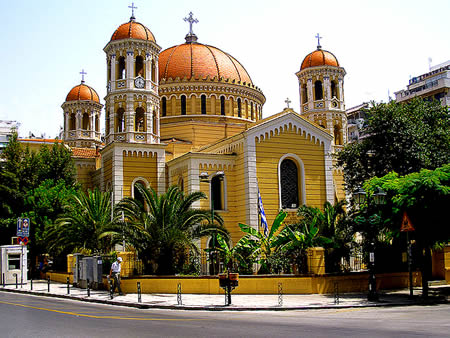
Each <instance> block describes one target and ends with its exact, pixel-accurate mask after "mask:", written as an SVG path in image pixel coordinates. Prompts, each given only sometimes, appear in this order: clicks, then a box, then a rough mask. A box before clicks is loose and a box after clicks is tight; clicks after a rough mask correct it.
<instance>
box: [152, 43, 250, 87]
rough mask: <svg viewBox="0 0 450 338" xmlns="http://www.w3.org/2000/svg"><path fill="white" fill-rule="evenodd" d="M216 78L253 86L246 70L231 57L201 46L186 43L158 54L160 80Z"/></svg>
mask: <svg viewBox="0 0 450 338" xmlns="http://www.w3.org/2000/svg"><path fill="white" fill-rule="evenodd" d="M207 76H209V77H210V78H213V77H217V78H221V77H223V78H224V79H229V80H235V81H241V82H246V83H247V84H252V79H251V78H250V76H249V75H248V73H247V71H246V70H245V68H244V67H243V66H242V65H241V64H240V63H239V61H237V60H236V59H235V58H234V57H232V56H231V55H230V54H227V53H225V52H223V51H221V50H220V49H218V48H216V47H213V46H208V45H204V44H201V43H184V44H181V45H178V46H174V47H171V48H168V49H166V50H164V51H162V52H161V54H160V55H159V80H160V81H161V80H162V79H168V78H172V79H175V78H177V77H179V78H180V79H183V78H184V77H186V78H187V79H190V78H192V77H194V78H200V79H204V78H206V77H207Z"/></svg>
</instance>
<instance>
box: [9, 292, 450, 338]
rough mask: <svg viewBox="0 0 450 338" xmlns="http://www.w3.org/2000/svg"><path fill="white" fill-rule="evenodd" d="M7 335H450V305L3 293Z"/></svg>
mask: <svg viewBox="0 0 450 338" xmlns="http://www.w3.org/2000/svg"><path fill="white" fill-rule="evenodd" d="M0 311H1V314H2V315H1V317H0V328H1V329H0V336H1V337H125V336H126V337H231V336H234V337H280V336H284V337H331V336H337V337H343V336H345V337H361V336H367V337H448V335H449V332H450V321H449V318H450V305H434V306H409V307H392V308H389V307H388V308H350V309H339V310H307V311H277V312H275V311H255V312H249V311H247V312H231V311H223V312H214V311H179V310H142V309H135V308H127V307H119V306H111V305H101V304H91V303H86V302H79V301H72V300H62V299H57V298H48V297H45V298H44V297H36V296H30V295H20V294H9V293H3V292H0Z"/></svg>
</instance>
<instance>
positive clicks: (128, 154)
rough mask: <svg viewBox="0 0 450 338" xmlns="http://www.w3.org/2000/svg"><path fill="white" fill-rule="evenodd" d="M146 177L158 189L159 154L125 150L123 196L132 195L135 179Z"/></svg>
mask: <svg viewBox="0 0 450 338" xmlns="http://www.w3.org/2000/svg"><path fill="white" fill-rule="evenodd" d="M138 178H144V179H145V180H146V181H147V182H148V183H149V185H150V186H151V187H153V188H154V189H155V190H158V189H157V187H158V173H157V154H156V153H147V154H145V153H142V152H136V151H123V196H124V197H130V196H131V195H132V194H131V187H132V184H133V181H135V180H136V179H138Z"/></svg>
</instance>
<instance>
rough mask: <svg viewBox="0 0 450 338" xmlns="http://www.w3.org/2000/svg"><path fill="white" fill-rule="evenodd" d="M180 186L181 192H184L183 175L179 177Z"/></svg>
mask: <svg viewBox="0 0 450 338" xmlns="http://www.w3.org/2000/svg"><path fill="white" fill-rule="evenodd" d="M178 187H179V188H180V191H181V192H184V180H183V177H179V178H178Z"/></svg>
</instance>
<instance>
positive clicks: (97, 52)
mask: <svg viewBox="0 0 450 338" xmlns="http://www.w3.org/2000/svg"><path fill="white" fill-rule="evenodd" d="M131 2H132V1H131V0H130V1H125V0H89V1H87V0H77V1H61V0H44V1H31V0H15V1H9V2H7V1H2V4H1V11H0V19H1V22H2V27H3V28H2V34H0V46H1V52H0V64H1V65H3V66H2V67H1V73H2V75H3V80H2V81H0V93H1V96H0V98H1V99H0V120H15V121H17V122H19V123H20V127H19V135H20V136H22V137H27V136H28V135H29V133H30V132H32V133H33V134H35V135H36V136H41V135H43V134H44V135H45V137H50V138H53V137H55V136H57V135H58V133H59V130H60V127H61V126H62V125H63V111H62V109H61V104H62V103H63V102H64V100H65V98H66V96H67V94H68V92H69V91H70V89H72V88H73V87H74V86H76V85H78V84H79V83H80V81H81V75H80V74H79V73H80V72H81V70H82V69H84V70H85V71H86V73H87V75H86V76H85V81H86V84H87V85H89V86H91V87H93V88H94V89H95V90H96V91H97V93H98V94H99V96H100V98H101V102H102V103H103V104H104V100H103V99H102V98H104V97H105V95H106V56H105V53H104V52H103V48H104V47H105V45H106V44H107V43H108V41H109V40H110V38H111V35H112V34H113V32H114V31H115V30H116V29H117V28H118V27H119V26H120V25H121V24H123V23H125V22H128V21H129V18H130V16H131V9H130V8H128V6H129V5H131ZM134 5H135V6H136V7H137V9H136V10H135V17H136V21H138V22H140V23H142V24H144V25H145V26H147V27H148V28H149V29H150V30H151V31H152V33H153V34H154V35H155V38H156V42H157V43H158V44H159V45H160V46H161V48H162V50H164V49H166V48H169V47H172V46H174V45H178V44H181V43H184V36H185V35H186V34H187V33H188V31H189V25H188V23H186V22H184V21H183V18H185V17H187V16H188V14H189V12H190V11H192V12H193V13H194V17H195V18H197V19H198V20H199V23H197V24H195V25H194V27H193V30H194V33H195V34H196V35H197V36H198V38H199V40H198V42H200V43H204V44H208V45H212V46H215V47H217V48H220V49H221V50H223V51H225V52H227V53H229V54H230V55H232V56H233V57H235V58H236V59H237V60H238V61H239V62H240V63H241V64H242V65H243V66H244V67H245V68H246V70H247V72H248V73H249V74H250V77H251V78H252V81H253V83H254V84H255V85H256V86H258V87H259V88H260V89H261V90H262V91H263V93H264V95H265V96H266V103H265V105H264V108H263V117H268V116H270V115H272V114H275V113H278V112H280V111H282V110H283V109H284V108H285V107H286V103H285V100H286V98H289V99H290V100H291V101H292V102H291V104H290V107H292V108H293V109H294V110H295V111H297V112H299V110H300V108H299V86H298V79H297V77H296V75H295V73H296V72H297V71H298V70H299V69H300V65H301V62H302V61H303V59H304V57H305V56H306V55H307V54H309V53H310V52H312V51H314V50H315V49H316V47H317V39H316V38H315V36H316V34H317V33H319V34H320V36H322V39H321V45H322V48H323V49H325V50H328V51H331V52H332V53H333V54H334V55H335V56H336V57H337V59H338V61H339V63H340V65H341V66H342V67H344V68H345V70H346V72H347V75H346V76H345V79H344V95H345V103H346V107H347V108H350V107H353V106H356V105H359V104H360V103H362V102H368V101H372V100H373V101H376V102H381V101H384V102H386V101H388V97H389V96H388V95H389V94H390V96H391V97H393V98H395V95H394V92H396V91H399V90H401V89H404V88H406V85H407V84H408V81H409V79H410V77H414V76H418V75H421V74H423V73H426V72H428V70H429V66H430V64H431V65H432V66H433V65H437V64H440V63H443V62H445V61H447V60H449V59H450V41H449V40H450V21H449V20H448V15H449V14H448V13H450V1H448V0H442V1H441V0H428V1H423V0H420V1H416V0H409V1H403V0H386V1H385V0H376V1H372V0H358V1H353V0H341V1H335V0H334V1H332V0H321V1H301V0H278V1H273V0H245V1H243V0H239V1H238V0H227V1H215V0H208V1H206V0H191V1H181V0H166V1H154V0H134ZM430 60H431V61H430ZM101 123H102V124H101V128H102V130H103V128H104V110H103V111H102V119H101Z"/></svg>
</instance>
